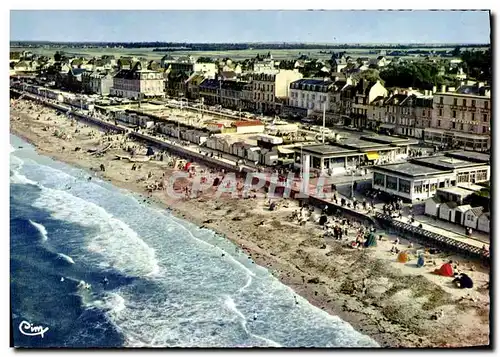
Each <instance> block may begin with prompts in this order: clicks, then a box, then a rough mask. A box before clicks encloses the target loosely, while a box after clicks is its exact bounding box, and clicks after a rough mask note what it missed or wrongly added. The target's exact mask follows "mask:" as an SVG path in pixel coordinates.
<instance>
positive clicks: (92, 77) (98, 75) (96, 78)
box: [82, 71, 113, 96]
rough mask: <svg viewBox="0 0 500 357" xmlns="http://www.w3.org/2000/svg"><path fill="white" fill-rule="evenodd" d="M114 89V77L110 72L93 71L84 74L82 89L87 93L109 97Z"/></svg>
mask: <svg viewBox="0 0 500 357" xmlns="http://www.w3.org/2000/svg"><path fill="white" fill-rule="evenodd" d="M112 87H113V75H112V74H111V72H110V71H93V72H84V73H83V74H82V88H83V91H84V92H85V93H91V94H99V95H103V96H107V95H109V93H110V91H111V88H112Z"/></svg>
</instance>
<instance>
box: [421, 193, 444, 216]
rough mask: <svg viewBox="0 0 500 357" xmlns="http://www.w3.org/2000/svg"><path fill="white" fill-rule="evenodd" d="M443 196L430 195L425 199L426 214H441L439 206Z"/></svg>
mask: <svg viewBox="0 0 500 357" xmlns="http://www.w3.org/2000/svg"><path fill="white" fill-rule="evenodd" d="M441 203H442V202H441V198H439V196H433V197H429V198H428V199H426V200H425V214H426V215H427V216H431V217H437V216H438V215H439V206H441Z"/></svg>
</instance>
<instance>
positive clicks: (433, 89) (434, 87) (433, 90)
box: [432, 86, 437, 94]
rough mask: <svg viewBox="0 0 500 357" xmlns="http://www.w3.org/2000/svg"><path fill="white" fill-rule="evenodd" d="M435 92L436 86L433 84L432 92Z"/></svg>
mask: <svg viewBox="0 0 500 357" xmlns="http://www.w3.org/2000/svg"><path fill="white" fill-rule="evenodd" d="M436 92H437V87H436V86H433V87H432V94H434V93H436Z"/></svg>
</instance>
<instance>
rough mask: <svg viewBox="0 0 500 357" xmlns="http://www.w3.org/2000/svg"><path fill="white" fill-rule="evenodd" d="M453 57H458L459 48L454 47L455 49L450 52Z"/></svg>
mask: <svg viewBox="0 0 500 357" xmlns="http://www.w3.org/2000/svg"><path fill="white" fill-rule="evenodd" d="M451 55H452V56H453V57H460V47H458V46H457V47H455V49H454V50H453V51H452V52H451Z"/></svg>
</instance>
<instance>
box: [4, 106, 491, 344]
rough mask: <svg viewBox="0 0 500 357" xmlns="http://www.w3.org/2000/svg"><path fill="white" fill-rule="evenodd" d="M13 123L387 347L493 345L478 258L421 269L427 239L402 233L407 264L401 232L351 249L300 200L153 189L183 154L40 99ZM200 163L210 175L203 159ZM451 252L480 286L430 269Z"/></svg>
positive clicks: (53, 153)
mask: <svg viewBox="0 0 500 357" xmlns="http://www.w3.org/2000/svg"><path fill="white" fill-rule="evenodd" d="M10 123H11V133H12V134H15V135H17V136H19V137H21V138H23V139H25V140H27V141H29V142H30V143H32V144H34V145H35V146H36V148H37V150H38V151H39V152H40V153H41V154H43V155H46V156H49V157H52V158H54V159H55V160H59V161H62V162H66V163H68V164H71V165H73V166H76V167H80V168H82V169H84V170H87V171H88V172H89V176H94V177H99V178H101V179H103V180H108V181H110V182H111V183H113V184H114V185H115V186H117V187H121V188H124V189H127V190H130V191H133V192H136V193H139V194H141V195H143V199H144V204H150V203H155V204H159V205H162V206H164V207H165V208H168V209H170V210H171V211H172V212H173V213H174V214H175V215H176V216H178V217H182V218H184V219H187V220H189V221H191V222H193V223H196V224H198V225H199V226H202V227H205V228H207V229H212V230H214V231H216V232H218V233H220V234H222V235H224V236H225V237H226V238H227V239H229V240H231V241H233V242H234V243H236V244H237V245H238V246H239V247H240V248H241V249H243V250H245V251H246V253H247V254H248V255H249V256H251V257H252V259H253V260H254V261H255V262H256V263H257V264H259V265H261V266H264V267H267V268H268V269H269V270H270V271H272V272H273V274H274V275H275V276H276V277H277V278H279V279H280V280H281V281H282V282H283V283H284V284H286V285H288V286H290V287H291V288H292V289H293V290H294V291H295V292H296V293H297V294H299V295H301V296H303V297H304V298H305V299H307V300H308V301H309V302H310V303H311V304H313V305H315V306H317V307H319V308H321V309H323V310H325V311H327V312H328V313H330V314H332V315H337V316H339V317H340V318H342V319H343V320H345V321H347V322H349V323H350V324H351V325H352V326H353V327H354V328H355V329H357V330H358V331H360V332H362V333H364V334H367V335H369V336H371V337H372V338H373V339H374V340H376V341H377V342H378V343H379V344H380V345H381V346H382V347H464V346H481V345H488V344H489V340H490V339H489V331H490V326H489V314H490V304H489V288H488V287H487V283H488V282H489V269H488V268H486V267H484V266H481V264H479V262H477V261H469V260H466V259H464V258H462V257H459V256H454V255H451V254H445V253H439V254H428V255H427V256H426V265H425V266H424V267H423V268H417V267H416V262H417V257H416V253H417V250H424V249H425V248H428V247H419V246H417V245H416V244H415V246H414V247H411V248H410V247H409V242H407V241H406V240H405V239H404V238H403V237H399V238H400V244H399V248H400V249H408V250H409V252H410V256H411V259H410V260H409V261H408V262H407V263H399V262H397V255H396V254H394V253H391V248H392V246H393V241H394V240H395V239H396V238H397V237H395V236H389V235H387V234H386V235H384V237H383V240H381V241H378V242H377V246H376V247H372V248H367V249H362V250H358V249H352V248H351V247H349V242H351V241H352V240H354V239H355V238H356V229H357V227H356V224H354V226H352V227H351V228H350V229H349V232H348V235H347V237H346V236H344V239H343V240H341V241H338V240H334V239H331V238H326V239H325V238H323V233H324V231H323V228H322V227H320V226H319V225H318V224H317V223H315V222H313V221H308V222H307V223H306V224H305V225H302V226H300V225H299V224H297V223H296V222H294V221H292V220H291V219H290V217H291V215H292V213H293V212H294V211H295V210H298V209H299V207H298V202H296V201H293V200H282V201H280V202H279V204H280V208H279V209H278V210H276V211H270V210H269V209H268V200H267V199H265V198H255V199H253V198H250V199H243V198H234V197H231V195H230V194H227V193H226V194H223V195H221V196H218V195H216V194H215V192H214V190H215V189H214V188H213V187H211V186H210V185H209V186H210V187H207V188H206V189H205V190H204V192H203V193H202V194H200V195H198V197H196V198H184V197H183V194H182V192H183V191H182V190H183V187H185V186H186V185H189V184H190V180H189V179H182V180H177V181H176V186H175V189H176V191H177V192H178V193H179V194H180V197H178V198H175V197H172V196H171V195H168V194H167V190H151V188H152V187H158V186H160V187H161V186H163V185H167V184H168V179H169V178H170V177H171V175H172V174H173V173H174V172H177V171H178V170H175V169H174V168H173V167H171V166H170V165H169V162H170V163H171V162H175V166H178V165H182V164H183V163H185V161H181V160H180V159H178V158H175V157H174V156H173V155H171V154H168V153H165V155H164V160H163V161H160V160H150V161H144V162H142V161H140V160H139V159H140V158H142V157H145V155H146V151H147V149H146V147H145V146H144V145H140V144H139V143H134V142H131V141H127V142H124V141H123V140H124V138H123V136H122V135H118V134H115V135H109V136H105V134H104V133H103V132H102V131H99V129H98V128H96V127H91V126H88V125H86V124H84V123H81V122H76V121H73V120H70V119H68V118H67V117H66V116H65V115H63V114H61V115H56V112H55V110H52V109H49V108H46V107H44V106H42V105H41V104H38V103H35V102H32V101H27V100H12V99H11V118H10ZM109 144H112V145H111V147H110V148H109V149H108V150H107V151H106V152H105V153H102V154H99V155H96V150H97V151H99V150H100V149H103V148H106V147H107V146H109ZM128 146H135V147H136V155H135V158H136V160H137V162H131V161H130V160H129V159H127V158H124V159H123V160H116V155H121V156H123V157H129V156H130V154H129V153H128V152H127V151H126V150H124V148H125V147H128ZM89 150H90V151H91V152H89ZM158 157H159V154H158V155H156V158H158ZM139 161H140V162H139ZM101 165H104V167H105V171H102V170H101V169H100V166H101ZM133 166H135V168H136V169H135V170H133V169H132V167H133ZM194 166H195V167H196V171H197V172H201V170H204V171H205V172H204V175H209V169H207V168H205V167H203V165H202V164H200V163H194ZM212 175H213V176H215V175H217V173H216V172H214V173H213V174H212ZM213 176H212V177H213ZM195 178H196V177H195ZM198 178H199V176H198ZM212 180H213V179H212ZM208 182H211V180H210V179H209V180H208ZM150 191H151V192H150ZM449 260H453V262H454V265H456V266H457V269H458V270H460V271H462V272H464V273H467V274H468V275H469V276H470V277H471V278H472V279H473V281H474V288H473V289H458V288H457V287H455V285H454V284H452V278H449V277H443V276H438V275H434V274H432V273H431V272H432V271H434V269H436V268H439V267H440V266H441V265H442V264H443V263H445V262H447V261H449ZM436 316H437V318H436Z"/></svg>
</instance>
